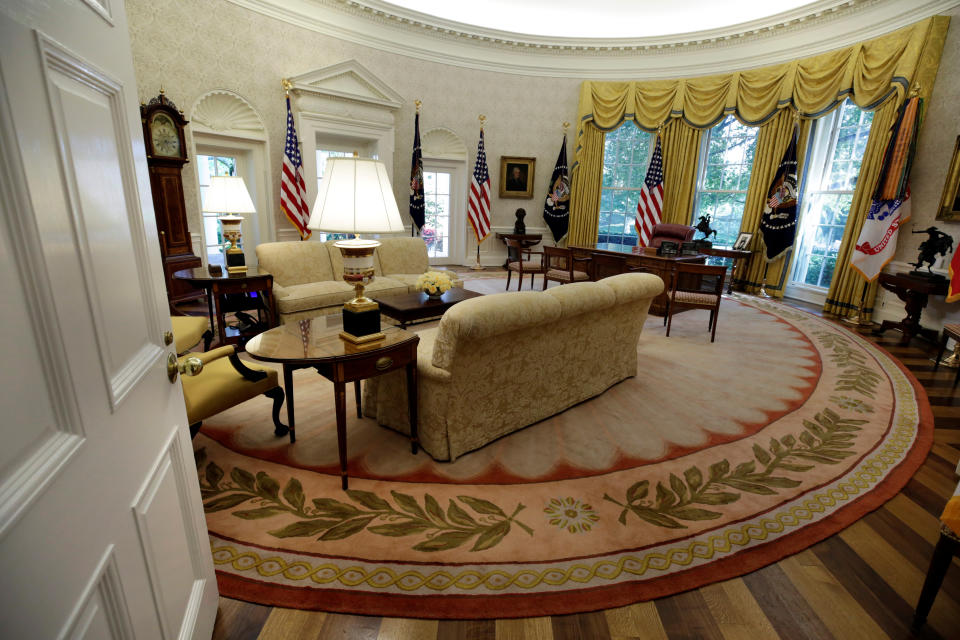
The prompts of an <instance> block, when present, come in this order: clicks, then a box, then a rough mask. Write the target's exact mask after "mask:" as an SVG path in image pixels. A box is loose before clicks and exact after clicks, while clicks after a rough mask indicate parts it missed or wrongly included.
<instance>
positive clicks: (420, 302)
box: [374, 287, 483, 329]
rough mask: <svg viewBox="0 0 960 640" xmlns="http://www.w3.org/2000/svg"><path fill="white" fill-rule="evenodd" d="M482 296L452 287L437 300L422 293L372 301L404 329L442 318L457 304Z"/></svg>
mask: <svg viewBox="0 0 960 640" xmlns="http://www.w3.org/2000/svg"><path fill="white" fill-rule="evenodd" d="M482 295H483V294H482V293H477V292H476V291H470V290H468V289H463V288H461V287H454V288H452V289H450V290H449V291H447V292H446V293H444V294H443V295H442V296H441V297H440V299H439V300H431V299H430V296H428V295H427V294H425V293H423V292H422V291H417V292H415V293H401V294H399V295H395V296H383V297H382V298H374V300H376V302H377V303H378V304H379V305H380V312H381V313H383V314H384V315H386V316H389V317H391V318H393V319H394V320H396V321H398V322H399V323H400V328H401V329H405V328H406V327H407V325H411V324H415V323H417V322H424V321H426V320H428V319H432V318H436V317H437V316H442V315H443V314H444V312H445V311H446V310H447V309H449V308H450V307H452V306H453V305H455V304H457V303H458V302H463V301H464V300H468V299H470V298H477V297H479V296H482Z"/></svg>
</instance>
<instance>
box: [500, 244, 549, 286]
mask: <svg viewBox="0 0 960 640" xmlns="http://www.w3.org/2000/svg"><path fill="white" fill-rule="evenodd" d="M503 241H504V242H505V243H506V244H507V246H508V247H510V248H512V249H513V250H514V252H515V253H514V255H516V256H517V259H516V260H512V259H510V257H509V256H508V257H507V289H509V288H510V277H511V276H512V275H513V274H514V273H516V274H517V275H518V280H517V291H520V289H521V288H523V276H524V274H527V273H529V274H530V288H531V289H533V279H534V276H535V275H536V274H538V273H543V272H544V268H543V252H542V251H533V250H532V249H528V248H525V247H524V246H523V244H522V243H521V242H520V241H519V240H513V239H512V238H504V239H503ZM535 255H536V256H540V258H538V259H536V260H535V259H534V258H533V256H535Z"/></svg>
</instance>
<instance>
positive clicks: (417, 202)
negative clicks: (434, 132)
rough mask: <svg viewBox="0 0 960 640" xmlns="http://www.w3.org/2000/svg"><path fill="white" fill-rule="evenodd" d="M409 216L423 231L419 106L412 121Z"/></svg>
mask: <svg viewBox="0 0 960 640" xmlns="http://www.w3.org/2000/svg"><path fill="white" fill-rule="evenodd" d="M410 217H411V218H412V219H413V224H415V225H416V227H417V229H419V230H420V231H421V232H422V231H423V224H424V220H425V219H424V201H423V153H422V151H421V150H420V108H419V107H417V117H416V119H415V120H414V121H413V158H412V159H411V160H410Z"/></svg>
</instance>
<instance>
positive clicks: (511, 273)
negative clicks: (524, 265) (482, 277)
mask: <svg viewBox="0 0 960 640" xmlns="http://www.w3.org/2000/svg"><path fill="white" fill-rule="evenodd" d="M512 276H513V271H512V270H510V269H507V287H506V289H507V291H510V278H511V277H512Z"/></svg>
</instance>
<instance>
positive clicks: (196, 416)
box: [180, 345, 290, 437]
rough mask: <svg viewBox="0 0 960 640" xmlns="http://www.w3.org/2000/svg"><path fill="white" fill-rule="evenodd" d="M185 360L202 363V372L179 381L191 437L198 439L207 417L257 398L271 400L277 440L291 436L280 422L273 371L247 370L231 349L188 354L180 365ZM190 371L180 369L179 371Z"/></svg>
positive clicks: (280, 403)
mask: <svg viewBox="0 0 960 640" xmlns="http://www.w3.org/2000/svg"><path fill="white" fill-rule="evenodd" d="M186 358H197V359H199V360H200V362H202V363H203V368H202V369H200V370H199V371H198V372H197V373H196V374H194V375H183V376H181V377H180V382H181V384H182V385H183V398H184V401H185V402H186V405H187V420H188V421H189V423H190V436H191V437H193V436H195V435H197V432H198V431H199V430H200V425H201V424H202V423H203V421H204V420H206V419H207V418H209V417H210V416H213V415H216V414H218V413H220V412H221V411H225V410H226V409H229V408H230V407H233V406H235V405H238V404H240V403H241V402H244V401H246V400H249V399H250V398H253V397H255V396H258V395H260V394H263V395H265V396H267V397H268V398H271V399H272V400H273V424H274V430H273V433H274V435H276V436H278V437H280V436H285V435H287V434H288V433H290V429H289V428H288V427H287V425H285V424H283V423H281V422H280V409H281V407H282V406H283V400H284V394H283V389H282V388H281V387H280V385H279V384H278V382H277V378H278V376H277V372H276V370H275V369H271V368H269V367H261V366H258V365H249V366H248V365H247V364H245V363H243V362H242V361H241V360H240V357H239V356H238V355H237V350H236V347H235V346H233V345H230V346H226V347H219V348H217V349H214V350H213V351H206V352H203V353H188V354H187V355H185V356H182V357H181V358H180V361H181V362H183V361H185V360H186ZM189 369H190V368H189V367H181V371H183V370H188V371H189Z"/></svg>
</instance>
